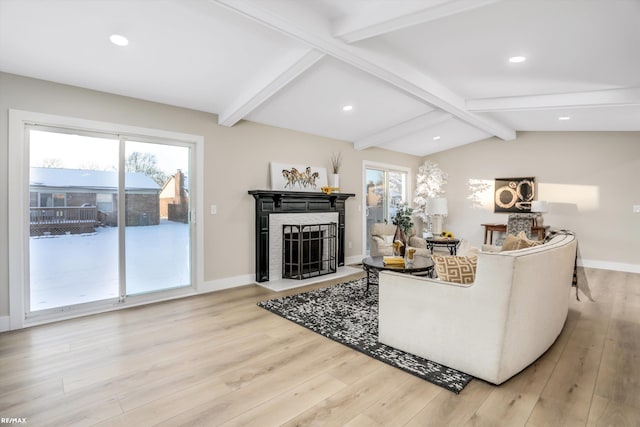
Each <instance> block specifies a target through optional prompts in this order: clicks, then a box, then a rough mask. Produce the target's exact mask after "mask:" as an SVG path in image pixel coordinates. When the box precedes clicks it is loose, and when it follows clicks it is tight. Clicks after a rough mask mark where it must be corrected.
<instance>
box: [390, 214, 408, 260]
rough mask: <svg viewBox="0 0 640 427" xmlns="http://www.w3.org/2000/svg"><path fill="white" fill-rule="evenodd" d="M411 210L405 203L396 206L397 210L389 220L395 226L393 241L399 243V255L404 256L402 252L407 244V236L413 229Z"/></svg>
mask: <svg viewBox="0 0 640 427" xmlns="http://www.w3.org/2000/svg"><path fill="white" fill-rule="evenodd" d="M412 215H413V209H411V208H410V207H408V206H407V205H406V204H405V203H399V204H398V210H396V214H395V215H394V216H393V218H392V219H391V222H392V223H393V225H395V226H396V234H395V236H394V237H393V241H394V242H396V241H400V242H401V243H402V245H401V246H400V255H402V256H404V250H405V247H406V243H407V236H408V235H409V232H410V231H411V228H412V227H413V219H412V218H413V217H412Z"/></svg>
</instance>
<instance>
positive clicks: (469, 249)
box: [456, 239, 480, 256]
mask: <svg viewBox="0 0 640 427" xmlns="http://www.w3.org/2000/svg"><path fill="white" fill-rule="evenodd" d="M456 253H457V254H458V255H459V256H477V255H478V253H480V249H478V248H476V247H475V246H473V245H472V244H471V243H470V242H469V241H468V240H464V239H462V240H461V241H460V245H458V250H457V251H456Z"/></svg>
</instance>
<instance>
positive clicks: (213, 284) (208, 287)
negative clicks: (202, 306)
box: [198, 274, 256, 294]
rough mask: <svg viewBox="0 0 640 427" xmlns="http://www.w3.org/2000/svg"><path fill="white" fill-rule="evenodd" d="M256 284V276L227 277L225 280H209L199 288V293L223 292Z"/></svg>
mask: <svg viewBox="0 0 640 427" xmlns="http://www.w3.org/2000/svg"><path fill="white" fill-rule="evenodd" d="M255 283H256V276H255V274H244V275H242V276H234V277H225V278H224V279H216V280H209V281H208V282H204V283H202V285H200V286H198V293H199V294H202V293H206V292H214V291H221V290H223V289H229V288H237V287H238V286H245V285H251V284H255Z"/></svg>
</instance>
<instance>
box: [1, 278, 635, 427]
mask: <svg viewBox="0 0 640 427" xmlns="http://www.w3.org/2000/svg"><path fill="white" fill-rule="evenodd" d="M587 274H588V277H589V279H590V284H591V287H592V291H593V294H594V297H595V299H596V302H595V303H591V302H588V301H586V302H585V301H583V302H577V301H575V298H572V299H571V307H570V312H569V317H568V320H567V323H566V325H565V327H564V330H563V332H562V334H561V336H560V337H559V339H558V341H557V342H556V343H555V344H554V345H553V347H552V348H551V349H550V350H549V351H548V352H547V353H546V354H544V355H543V356H542V357H541V358H540V359H539V360H538V361H537V362H536V363H535V364H534V365H532V366H530V367H529V368H527V369H526V370H525V371H523V372H522V373H520V374H519V375H517V376H516V377H514V378H512V379H511V380H509V381H508V382H506V383H504V384H503V385H501V386H500V387H496V386H493V385H491V384H488V383H485V382H483V381H480V380H473V381H472V382H471V383H470V384H469V385H468V386H467V387H466V388H465V389H464V391H463V392H462V393H461V394H459V395H455V394H453V393H451V392H448V391H446V390H444V389H441V388H439V387H437V386H434V385H432V384H430V383H428V382H425V381H422V380H420V379H418V378H416V377H413V376H411V375H409V374H406V373H404V372H402V371H400V370H397V369H394V368H392V367H390V366H388V365H385V364H383V363H381V362H378V361H376V360H373V359H371V358H368V357H366V356H364V355H362V354H360V353H358V352H356V351H353V350H350V349H348V348H347V347H345V346H342V345H340V344H337V343H335V342H333V341H331V340H328V339H326V338H323V337H321V336H320V335H317V334H315V333H313V332H310V331H308V330H306V329H304V328H302V327H300V326H297V325H295V324H293V323H291V322H288V321H286V320H284V319H282V318H280V317H278V316H276V315H274V314H271V313H269V312H267V311H265V310H263V309H260V308H258V307H257V306H256V305H255V303H256V302H257V301H260V300H264V299H269V298H272V297H276V296H278V295H282V294H283V293H280V294H274V293H271V292H269V291H267V290H265V289H263V288H260V287H258V286H255V285H251V286H246V287H242V288H236V289H231V290H228V291H222V292H217V293H212V294H208V295H203V296H198V297H193V298H188V299H182V300H177V301H170V302H165V303H159V304H154V305H149V306H146V307H139V308H134V309H129V310H122V311H119V312H112V313H106V314H101V315H96V316H91V317H86V318H82V319H75V320H70V321H65V322H59V323H55V324H50V325H45V326H39V327H34V328H30V329H26V330H21V331H14V332H9V333H3V334H0V417H5V418H6V417H26V418H27V425H30V426H68V425H103V426H136V427H137V426H145V425H165V426H180V425H184V426H194V425H202V426H213V425H251V426H270V425H288V426H293V425H318V426H326V425H340V426H344V425H347V426H367V427H370V426H377V425H385V426H404V425H406V426H426V425H435V426H443V425H454V426H480V425H482V426H561V425H569V426H574V425H575V426H585V425H586V426H600V425H611V426H638V425H640V275H638V274H627V273H619V272H611V271H604V270H588V271H587ZM327 283H331V282H326V283H325V284H324V285H326V284H327ZM313 287H318V286H313ZM299 291H300V290H295V291H288V292H287V293H296V292H299ZM532 303H536V302H532ZM537 303H544V302H537ZM470 357H473V355H470Z"/></svg>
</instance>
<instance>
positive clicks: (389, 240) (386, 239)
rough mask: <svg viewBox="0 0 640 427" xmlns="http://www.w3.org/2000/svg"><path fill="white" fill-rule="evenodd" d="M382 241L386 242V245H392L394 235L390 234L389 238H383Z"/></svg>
mask: <svg viewBox="0 0 640 427" xmlns="http://www.w3.org/2000/svg"><path fill="white" fill-rule="evenodd" d="M382 239H383V240H384V242H385V243H388V244H391V243H393V234H390V235H388V236H382Z"/></svg>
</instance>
